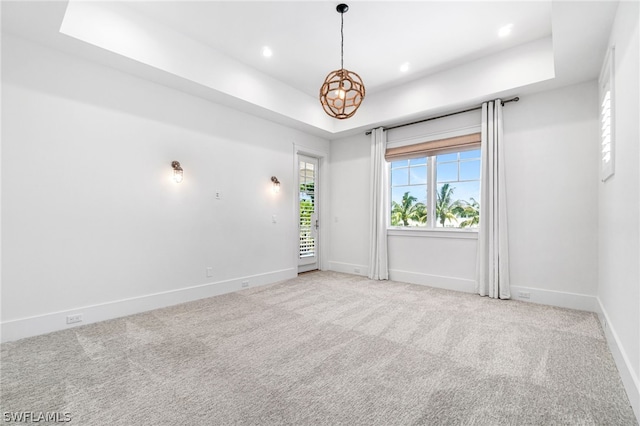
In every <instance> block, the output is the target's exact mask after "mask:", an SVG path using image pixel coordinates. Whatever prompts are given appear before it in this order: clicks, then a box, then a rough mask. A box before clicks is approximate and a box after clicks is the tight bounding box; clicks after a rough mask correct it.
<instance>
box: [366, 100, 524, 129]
mask: <svg viewBox="0 0 640 426" xmlns="http://www.w3.org/2000/svg"><path fill="white" fill-rule="evenodd" d="M519 100H520V98H519V97H517V96H516V97H515V98H512V99H507V100H506V101H502V106H504V104H506V103H509V102H518V101H519ZM481 108H482V105H478V106H476V107H473V108H469V109H465V110H462V111H456V112H450V113H449V114H444V115H439V116H437V117H430V118H425V119H424V120H418V121H412V122H411V123H405V124H398V125H396V126H391V127H383V130H391V129H397V128H399V127H404V126H411V125H412V124H418V123H424V122H425V121H431V120H437V119H438V118H445V117H450V116H452V115H457V114H462V113H465V112H470V111H476V110H478V109H481ZM372 131H373V130H369V131H368V132H366V133H365V135H370V134H371V132H372Z"/></svg>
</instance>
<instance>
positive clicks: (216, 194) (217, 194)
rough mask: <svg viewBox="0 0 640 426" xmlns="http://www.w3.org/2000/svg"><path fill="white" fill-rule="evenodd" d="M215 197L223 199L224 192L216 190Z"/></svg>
mask: <svg viewBox="0 0 640 426" xmlns="http://www.w3.org/2000/svg"><path fill="white" fill-rule="evenodd" d="M215 197H216V200H222V192H220V191H219V190H216V192H215Z"/></svg>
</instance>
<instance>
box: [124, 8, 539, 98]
mask: <svg viewBox="0 0 640 426" xmlns="http://www.w3.org/2000/svg"><path fill="white" fill-rule="evenodd" d="M336 4H337V2H336V1H316V2H179V3H178V2H139V3H131V4H130V6H131V7H132V8H135V9H136V10H137V11H138V12H141V13H143V14H145V15H146V16H148V17H152V18H154V19H156V20H157V21H159V22H162V23H164V24H167V25H169V26H170V27H172V28H173V29H176V30H178V31H180V32H181V33H183V34H186V35H188V36H190V37H192V38H194V39H196V40H199V41H202V42H203V43H205V44H207V45H209V46H211V47H212V48H214V49H216V50H218V51H220V52H223V53H224V54H226V55H228V56H230V57H233V58H235V59H237V60H238V61H240V62H242V63H244V64H247V65H249V66H251V67H253V68H256V69H258V70H260V71H262V72H264V73H266V74H268V75H270V76H272V77H273V78H275V79H277V80H281V81H283V82H284V83H286V84H288V85H291V86H293V87H295V88H297V89H299V90H301V91H303V92H305V93H308V94H309V95H311V96H316V95H317V94H318V91H319V89H320V86H321V85H322V82H323V81H324V78H325V77H326V76H327V74H328V73H329V71H331V70H334V69H338V68H340V14H339V13H338V12H337V11H336ZM344 20H345V23H344V36H345V68H347V69H351V70H353V71H356V72H357V73H358V74H360V76H361V77H362V78H363V79H364V81H365V85H366V88H367V91H369V93H374V92H375V91H376V90H380V89H382V88H385V87H386V86H389V85H397V84H402V83H403V82H405V83H406V82H407V81H409V80H410V79H416V78H419V77H424V76H426V75H429V74H433V73H434V72H436V71H440V70H442V69H444V68H446V67H450V66H453V65H458V64H460V63H462V62H467V61H469V60H472V59H477V58H478V57H480V56H483V55H487V54H490V53H495V52H498V51H500V50H504V49H507V48H509V47H513V46H517V45H519V44H522V43H525V42H528V41H533V40H537V39H540V38H543V37H547V36H550V35H551V2H550V1H533V2H504V1H502V2H478V1H476V2H468V1H467V2H443V1H439V2H435V1H433V2H415V1H414V2H371V1H367V2H364V1H360V2H358V1H355V2H353V1H352V2H349V11H348V12H347V13H345V15H344ZM506 24H513V26H514V29H513V32H512V34H511V35H510V36H509V37H505V38H500V37H498V30H499V28H501V27H502V26H504V25H506ZM263 46H269V47H271V49H272V50H273V52H274V55H273V56H272V57H271V58H269V59H265V58H264V57H263V56H262V54H261V50H262V47H263ZM405 62H409V63H410V64H411V67H410V68H411V72H407V73H406V74H403V73H401V72H400V70H399V68H400V65H401V64H403V63H405Z"/></svg>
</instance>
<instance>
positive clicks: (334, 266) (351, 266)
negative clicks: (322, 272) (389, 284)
mask: <svg viewBox="0 0 640 426" xmlns="http://www.w3.org/2000/svg"><path fill="white" fill-rule="evenodd" d="M329 270H330V271H335V272H342V273H345V274H352V275H362V276H363V277H366V276H368V275H369V267H368V266H367V265H356V264H355V263H342V262H332V261H329Z"/></svg>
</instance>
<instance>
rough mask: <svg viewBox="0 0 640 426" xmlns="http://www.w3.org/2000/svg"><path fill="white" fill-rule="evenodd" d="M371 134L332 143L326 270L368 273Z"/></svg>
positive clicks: (362, 134)
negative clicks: (327, 263)
mask: <svg viewBox="0 0 640 426" xmlns="http://www.w3.org/2000/svg"><path fill="white" fill-rule="evenodd" d="M369 144H370V137H369V136H365V135H364V133H361V134H358V135H356V136H352V137H349V138H344V139H341V140H339V141H334V142H332V143H331V182H330V186H329V193H330V197H331V201H330V205H331V216H330V217H331V223H330V237H329V240H330V244H329V265H328V266H329V269H331V270H334V271H340V272H346V273H350V274H354V273H355V274H360V275H367V274H368V272H367V268H368V264H369V185H370V175H369V173H370V171H369V167H370V164H371V159H370V156H371V148H370V145H369Z"/></svg>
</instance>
